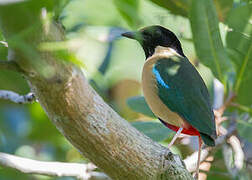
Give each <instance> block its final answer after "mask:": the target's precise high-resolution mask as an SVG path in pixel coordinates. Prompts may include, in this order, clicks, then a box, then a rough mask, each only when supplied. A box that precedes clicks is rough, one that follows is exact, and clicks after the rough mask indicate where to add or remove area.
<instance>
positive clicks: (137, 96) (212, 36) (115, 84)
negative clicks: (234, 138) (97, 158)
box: [0, 0, 252, 180]
mask: <svg viewBox="0 0 252 180" xmlns="http://www.w3.org/2000/svg"><path fill="white" fill-rule="evenodd" d="M26 3H28V8H24V9H22V10H21V11H22V12H24V16H23V17H20V19H17V20H13V22H15V21H16V22H17V21H19V22H22V23H21V25H20V34H17V35H16V36H15V37H12V38H11V40H10V41H9V42H8V43H9V44H11V45H12V46H15V47H20V46H21V47H22V51H24V52H25V53H26V54H27V55H28V56H29V57H30V58H31V59H36V58H37V57H38V55H37V53H36V51H33V50H32V49H31V48H30V47H29V45H27V44H23V42H22V41H20V39H21V37H29V36H30V31H31V29H33V28H39V24H37V23H34V26H32V27H25V19H26V18H32V16H31V15H30V14H31V13H32V12H34V11H36V10H37V9H41V8H42V7H43V8H44V9H47V13H48V16H49V18H48V19H46V20H45V22H43V23H47V21H51V20H52V19H55V20H56V21H58V22H59V21H60V22H61V23H62V24H63V26H64V29H65V31H66V37H67V38H66V40H65V41H63V42H44V43H41V44H38V50H40V51H53V52H55V55H56V56H57V57H59V58H61V59H62V60H67V61H72V62H73V63H75V64H77V65H79V66H80V67H81V68H82V69H83V72H84V73H85V75H86V76H87V77H88V78H89V80H90V84H91V85H92V86H93V87H94V89H95V90H96V91H97V92H98V93H99V94H100V95H101V96H102V97H103V98H104V100H105V101H106V102H107V103H108V104H109V105H110V106H112V107H113V108H114V109H115V110H116V111H117V112H118V113H119V114H120V115H121V116H123V117H124V118H125V119H127V120H129V121H131V123H132V125H133V126H134V127H136V128H137V129H138V130H139V131H141V132H143V133H144V134H146V135H147V136H149V137H150V138H152V139H153V140H155V141H158V142H159V143H161V144H163V145H167V144H168V143H169V141H170V140H171V137H172V136H173V133H171V131H170V130H169V129H167V128H165V127H164V126H163V125H162V124H161V123H160V122H158V120H157V119H156V118H155V116H154V115H153V113H152V112H151V111H150V109H149V107H148V106H147V104H146V102H145V100H144V97H143V96H142V94H141V69H142V66H143V63H144V53H143V51H142V49H141V47H140V46H139V45H138V44H137V43H136V42H134V41H130V40H128V39H123V38H120V34H121V33H122V32H124V31H126V30H127V29H133V30H135V29H139V28H141V27H144V26H148V25H153V24H160V25H162V26H165V27H167V28H169V29H170V30H171V31H173V32H174V33H175V34H176V35H177V36H178V37H179V39H180V40H181V43H182V47H183V49H184V53H185V54H186V56H187V57H188V58H189V59H190V60H191V61H192V63H194V64H195V66H196V68H197V69H198V70H199V72H200V74H201V75H202V77H203V79H204V81H205V82H206V85H207V87H208V89H209V92H210V95H211V99H213V97H214V92H213V80H214V78H217V79H219V80H220V81H221V82H222V83H223V84H224V85H225V97H227V95H228V93H229V91H233V92H234V93H236V95H237V97H236V99H235V107H233V108H229V109H228V113H227V115H229V114H231V113H232V112H238V113H239V119H238V121H237V123H238V124H237V132H238V135H239V136H240V137H241V138H242V139H243V140H244V141H246V142H247V141H248V142H252V141H251V139H252V133H251V130H252V125H251V124H252V122H251V115H252V98H250V96H251V89H252V72H251V69H252V63H251V62H252V53H251V51H252V48H251V47H252V43H251V42H252V24H251V22H252V6H251V5H252V4H251V1H249V0H221V1H220V0H213V1H212V0H103V1H101V0H57V1H49V0H44V1H39V2H38V1H35V0H30V1H27V2H26ZM55 4H57V6H55ZM1 10H4V11H8V8H6V9H3V8H2V9H1ZM10 13H15V12H10ZM50 17H51V18H50ZM0 23H1V22H0ZM13 26H16V24H15V23H13ZM0 31H1V30H0ZM7 34H8V32H7ZM7 52H8V48H7V47H6V42H5V38H4V37H3V36H2V33H1V32H0V60H5V59H7ZM46 68H47V67H45V69H46ZM45 72H48V70H47V71H45ZM0 89H7V90H13V91H15V92H18V93H20V94H25V93H27V92H29V87H28V85H27V83H26V81H25V80H24V79H23V78H22V77H21V76H20V75H19V74H17V73H14V72H9V71H0ZM134 121H135V122H134ZM178 146H179V145H177V144H175V145H174V146H173V149H174V152H176V153H178V154H181V155H182V156H183V157H186V156H187V155H189V153H191V152H192V149H191V150H188V149H190V147H180V146H179V148H178ZM0 151H1V152H7V153H11V154H17V155H21V156H24V157H30V158H33V159H39V160H50V161H66V162H76V161H78V162H86V161H87V160H86V159H83V158H82V157H81V155H80V154H79V153H78V152H77V151H76V150H75V149H74V148H73V147H72V145H71V144H69V143H68V142H67V140H65V138H64V137H63V136H62V135H61V134H60V133H59V132H58V131H57V129H56V128H55V127H54V126H53V124H52V123H51V122H50V120H49V119H48V118H47V116H46V114H45V112H44V111H43V109H42V108H41V106H40V105H39V104H38V103H34V104H31V105H16V104H13V103H10V102H7V101H3V100H0ZM232 155H233V152H230V156H229V157H228V158H230V157H232ZM214 158H215V159H214V162H213V166H212V168H211V171H210V172H209V174H208V179H214V180H216V179H231V175H230V171H229V169H228V168H230V167H229V166H228V165H229V164H228V163H226V164H224V157H223V154H222V152H221V150H219V151H217V152H216V153H215V157H214ZM228 162H231V160H228ZM225 165H226V166H225ZM0 179H5V180H8V179H38V180H40V179H41V180H42V179H72V178H51V177H45V176H35V175H26V174H22V173H19V172H17V171H14V170H11V169H0Z"/></svg>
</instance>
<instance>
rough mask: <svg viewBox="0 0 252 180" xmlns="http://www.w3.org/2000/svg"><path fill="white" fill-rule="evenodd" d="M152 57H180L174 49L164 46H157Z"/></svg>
mask: <svg viewBox="0 0 252 180" xmlns="http://www.w3.org/2000/svg"><path fill="white" fill-rule="evenodd" d="M153 55H164V56H174V55H177V56H180V55H179V54H178V53H177V51H175V50H174V49H172V48H169V47H164V46H157V47H156V48H155V52H154V54H153Z"/></svg>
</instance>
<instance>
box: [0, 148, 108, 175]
mask: <svg viewBox="0 0 252 180" xmlns="http://www.w3.org/2000/svg"><path fill="white" fill-rule="evenodd" d="M0 164H1V165H2V166H5V167H9V168H13V169H16V170H18V171H20V172H23V173H30V174H40V175H47V176H58V177H64V176H70V177H76V178H77V179H79V180H110V178H109V177H108V176H107V175H105V174H104V173H101V172H94V171H93V170H94V169H96V167H95V166H94V165H92V164H80V163H62V162H44V161H37V160H31V159H27V158H22V157H18V156H14V155H10V154H6V153H1V152H0Z"/></svg>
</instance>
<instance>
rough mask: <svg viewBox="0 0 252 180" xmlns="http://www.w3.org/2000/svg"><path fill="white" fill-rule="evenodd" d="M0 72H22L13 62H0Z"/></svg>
mask: <svg viewBox="0 0 252 180" xmlns="http://www.w3.org/2000/svg"><path fill="white" fill-rule="evenodd" d="M0 70H10V71H15V72H20V73H23V70H22V69H21V68H20V67H19V66H18V65H17V63H16V62H14V61H4V60H0Z"/></svg>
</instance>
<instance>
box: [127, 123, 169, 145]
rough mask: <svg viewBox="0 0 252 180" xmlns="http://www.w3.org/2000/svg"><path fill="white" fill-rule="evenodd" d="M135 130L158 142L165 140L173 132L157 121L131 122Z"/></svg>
mask: <svg viewBox="0 0 252 180" xmlns="http://www.w3.org/2000/svg"><path fill="white" fill-rule="evenodd" d="M131 124H132V125H133V126H134V127H135V128H136V129H137V130H139V131H140V132H142V133H144V134H145V135H146V136H148V137H150V138H151V139H152V140H154V141H157V142H160V141H164V140H166V139H167V138H168V137H169V135H170V134H171V133H172V132H173V131H172V130H170V129H169V128H167V127H165V126H164V125H163V124H161V123H159V122H141V121H139V122H132V123H131Z"/></svg>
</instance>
